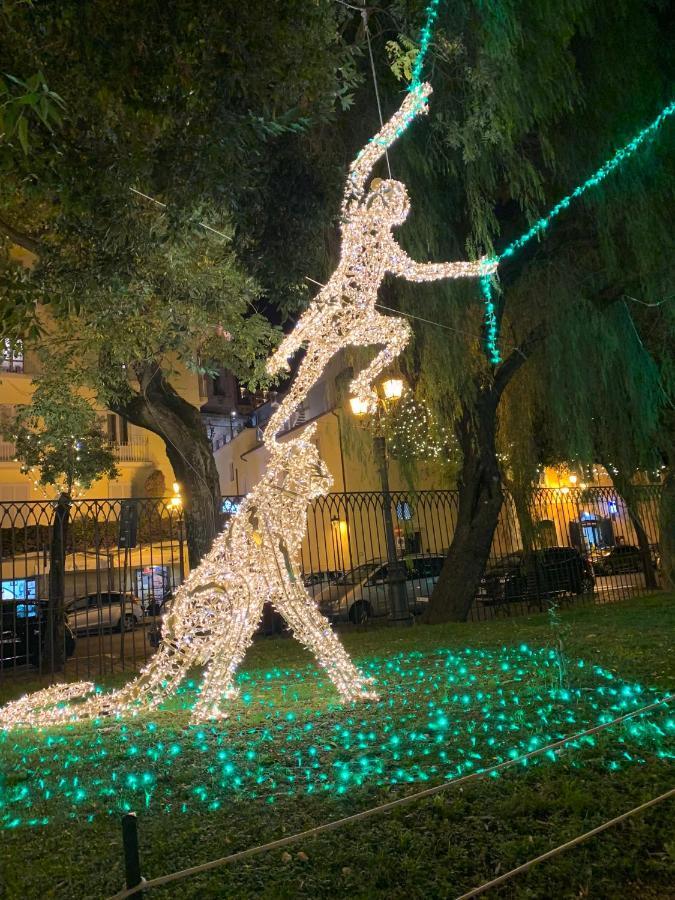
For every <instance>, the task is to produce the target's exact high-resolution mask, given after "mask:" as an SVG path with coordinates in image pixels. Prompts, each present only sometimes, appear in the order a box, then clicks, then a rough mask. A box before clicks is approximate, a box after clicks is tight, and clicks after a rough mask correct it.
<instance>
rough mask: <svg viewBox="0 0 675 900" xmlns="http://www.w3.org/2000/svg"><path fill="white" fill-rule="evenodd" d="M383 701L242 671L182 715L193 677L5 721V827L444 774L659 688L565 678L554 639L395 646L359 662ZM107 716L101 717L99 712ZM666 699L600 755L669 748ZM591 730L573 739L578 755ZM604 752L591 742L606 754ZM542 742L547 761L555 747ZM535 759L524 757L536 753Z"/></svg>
mask: <svg viewBox="0 0 675 900" xmlns="http://www.w3.org/2000/svg"><path fill="white" fill-rule="evenodd" d="M362 665H363V668H364V671H366V672H367V674H368V675H372V676H373V677H374V678H376V680H377V682H378V686H381V688H382V690H383V695H385V696H386V698H387V699H386V700H384V701H380V702H378V703H375V702H373V703H367V704H363V705H359V706H356V707H354V706H342V705H338V702H337V696H336V695H335V703H330V702H328V703H324V704H323V705H321V706H317V705H316V698H317V697H318V696H320V695H321V693H322V691H323V688H324V687H327V685H326V684H325V682H326V677H325V674H323V673H321V672H319V671H318V670H316V669H315V668H313V667H311V666H307V667H306V668H299V669H292V668H272V669H268V670H265V671H256V672H243V673H241V674H240V675H239V676H238V678H237V681H238V684H239V687H240V688H241V694H240V700H239V701H238V702H237V704H236V705H235V706H233V709H232V717H231V718H230V719H229V720H227V721H225V722H221V723H218V724H208V725H202V726H188V727H186V722H187V719H188V716H189V710H190V708H191V707H192V705H193V704H194V703H195V701H196V699H197V685H196V683H195V682H191V683H188V684H187V685H186V686H185V687H184V688H182V689H181V691H180V694H179V695H178V696H177V697H176V698H175V699H173V700H172V701H170V702H169V703H167V705H166V709H163V710H161V711H158V712H157V713H156V717H155V718H154V719H149V718H148V717H139V718H138V719H136V720H131V721H125V722H121V721H117V722H115V721H109V720H106V721H105V722H100V723H98V724H94V723H81V724H73V725H69V726H64V727H63V728H62V729H60V730H58V731H56V730H55V729H50V730H49V731H45V732H35V731H31V730H26V731H23V732H11V733H8V732H4V733H1V734H0V754H1V756H2V760H3V766H2V777H0V827H4V828H18V827H40V826H42V825H46V824H54V823H59V822H69V821H83V822H84V821H86V822H91V821H93V820H94V819H98V818H100V817H102V816H103V817H105V816H114V815H117V814H118V813H119V812H120V811H129V810H131V809H138V808H139V806H142V807H143V808H146V809H148V810H150V811H151V812H152V813H153V814H155V815H159V816H162V815H166V816H171V815H176V814H188V815H190V814H192V815H194V814H199V815H201V814H208V813H209V812H211V811H216V810H218V809H219V808H221V807H222V806H223V805H224V804H225V803H228V802H231V801H232V800H233V799H234V798H236V797H239V798H240V799H242V800H246V801H252V800H255V801H256V802H259V803H276V802H278V801H280V800H283V799H285V798H294V797H298V798H300V797H303V796H307V795H310V794H320V795H333V796H343V795H347V794H351V793H353V792H354V791H357V790H358V789H360V788H373V787H377V786H379V787H387V786H396V785H402V784H403V785H405V784H420V783H426V782H440V781H443V780H450V779H452V778H455V777H460V776H462V775H465V774H467V773H470V772H476V771H480V770H484V769H487V768H490V767H491V766H493V765H494V764H496V763H498V762H502V761H504V760H507V759H515V758H517V757H519V756H521V755H522V754H523V753H527V752H529V751H531V750H533V749H536V748H537V747H542V746H545V745H547V744H550V743H552V742H553V741H556V740H560V739H562V738H565V737H566V736H568V735H569V734H573V733H575V732H578V731H579V730H582V729H584V728H586V727H589V726H594V725H598V724H602V723H603V722H609V721H611V720H612V719H613V718H615V717H616V716H617V715H621V714H623V713H625V712H628V711H630V710H634V709H639V708H640V707H642V706H644V705H646V704H648V703H649V702H650V700H652V699H656V695H655V692H653V691H652V690H650V689H647V688H643V687H641V686H640V685H638V684H632V683H629V682H625V681H623V680H621V679H620V678H619V677H617V676H616V675H614V674H613V673H612V672H609V671H607V670H606V669H603V668H602V667H600V666H594V665H584V663H583V661H582V660H577V661H574V662H573V663H572V662H570V668H569V678H568V684H566V685H565V686H564V688H562V689H561V688H559V687H556V686H555V685H556V684H557V683H558V679H557V667H558V661H557V659H556V654H555V652H554V650H552V649H546V648H541V649H539V648H531V647H529V646H527V645H525V644H522V645H520V646H515V647H503V648H501V649H499V650H496V649H494V650H493V649H483V648H473V647H466V648H464V649H452V650H450V649H439V650H436V651H432V652H426V653H425V652H420V651H410V652H399V653H395V654H392V655H389V656H386V657H375V658H370V659H367V660H364V661H362ZM103 725H105V727H101V726H103ZM674 735H675V721H674V720H673V717H672V715H670V716H669V714H668V710H667V707H664V708H663V710H662V711H661V712H657V713H651V714H650V715H644V716H641V717H640V718H637V717H636V718H635V719H633V720H632V721H631V722H630V723H626V724H625V725H622V726H619V727H616V728H613V729H612V731H611V734H610V733H608V738H607V745H606V746H605V745H603V751H602V754H601V755H600V759H601V761H602V765H604V767H605V768H607V769H608V770H610V771H616V770H617V769H619V768H624V767H626V766H628V765H630V766H634V765H639V764H641V763H643V762H645V761H646V759H653V758H657V759H660V760H663V761H664V762H665V761H666V760H667V759H669V758H672V737H673V736H674ZM596 741H597V738H594V737H591V736H586V737H583V738H579V739H578V740H576V741H574V742H572V743H571V744H570V745H569V750H570V753H569V754H567V755H566V758H567V759H568V760H569V764H570V765H573V766H581V765H583V764H584V752H583V751H584V750H585V749H586V748H590V747H594V746H596ZM598 757H599V754H598V751H597V750H594V751H593V758H594V761H596V762H597V759H598ZM558 758H559V757H558V755H557V754H555V753H554V754H551V756H550V758H549V759H546V758H545V754H544V755H542V758H541V760H540V761H539V762H538V763H537V764H539V765H546V764H548V763H549V762H556V761H557V760H558ZM534 764H535V763H532V762H530V763H529V765H534Z"/></svg>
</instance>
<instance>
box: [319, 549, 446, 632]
mask: <svg viewBox="0 0 675 900" xmlns="http://www.w3.org/2000/svg"><path fill="white" fill-rule="evenodd" d="M444 561H445V557H444V556H439V555H438V554H436V555H433V556H424V555H423V554H421V553H415V554H412V555H411V556H405V557H404V558H403V559H401V560H400V562H401V565H402V567H403V571H404V572H405V590H406V596H407V598H408V609H409V610H410V612H411V613H413V614H414V615H419V614H420V613H422V612H424V610H425V609H426V608H427V604H428V603H429V597H430V595H431V592H432V591H433V589H434V585H435V584H436V582H437V581H438V576H439V575H440V574H441V569H442V568H443V563H444ZM387 575H388V566H387V563H386V562H384V561H382V560H377V561H373V562H368V563H363V565H361V566H357V567H356V568H355V569H352V570H351V572H346V573H345V574H344V575H343V576H342V577H341V578H338V580H337V581H336V582H335V583H334V584H326V585H324V586H323V587H322V588H321V590H320V591H319V592H318V594H316V600H317V601H318V604H319V609H320V610H321V612H322V613H323V614H324V615H325V616H327V617H328V618H329V619H333V620H337V621H349V622H354V623H359V622H367V621H368V619H370V618H372V617H375V616H386V615H388V614H389V612H390V603H389V582H388V578H387Z"/></svg>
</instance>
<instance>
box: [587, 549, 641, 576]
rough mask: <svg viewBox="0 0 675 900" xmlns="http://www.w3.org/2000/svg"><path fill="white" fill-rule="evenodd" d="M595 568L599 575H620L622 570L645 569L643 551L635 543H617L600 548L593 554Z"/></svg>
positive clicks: (637, 570)
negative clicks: (603, 548)
mask: <svg viewBox="0 0 675 900" xmlns="http://www.w3.org/2000/svg"><path fill="white" fill-rule="evenodd" d="M593 568H594V569H595V571H596V574H598V575H618V574H619V573H621V572H642V571H644V560H643V558H642V551H641V550H640V548H639V547H635V546H633V544H617V545H616V547H607V549H605V550H598V551H596V552H595V554H594V556H593Z"/></svg>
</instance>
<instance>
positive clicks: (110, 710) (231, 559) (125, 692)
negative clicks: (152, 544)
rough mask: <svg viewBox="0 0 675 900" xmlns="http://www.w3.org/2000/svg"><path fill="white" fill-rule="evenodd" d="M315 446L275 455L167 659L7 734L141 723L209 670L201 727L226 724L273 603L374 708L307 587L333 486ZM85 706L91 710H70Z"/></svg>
mask: <svg viewBox="0 0 675 900" xmlns="http://www.w3.org/2000/svg"><path fill="white" fill-rule="evenodd" d="M313 436H314V428H313V427H312V426H310V427H309V428H307V429H306V430H305V432H304V434H303V435H302V437H300V438H299V439H297V440H293V441H287V442H284V443H279V444H278V445H277V446H276V447H275V450H274V453H273V456H272V459H271V461H270V464H269V466H268V468H267V471H266V472H265V474H264V475H263V477H262V479H261V480H260V481H259V482H258V484H257V485H256V486H255V487H254V488H253V490H252V491H251V492H250V493H249V494H248V496H247V497H246V498H245V499H244V500H243V501H242V503H241V506H240V508H239V510H238V512H237V514H236V515H235V516H234V518H233V519H232V520H231V521H230V522H229V524H228V526H227V527H226V528H225V530H224V531H223V532H222V533H221V534H220V535H219V536H218V537H217V538H216V540H215V542H214V544H213V547H212V548H211V550H210V552H209V553H208V554H207V555H206V557H205V558H204V559H203V560H202V562H201V563H200V565H199V566H198V567H197V568H196V569H194V570H193V571H192V572H191V573H190V574H189V576H188V577H187V579H186V580H185V582H184V583H183V584H182V585H181V586H180V587H179V588H178V590H177V592H176V595H175V598H174V601H173V604H172V607H171V612H170V613H169V615H168V616H167V618H166V621H165V623H164V626H163V634H162V644H161V646H160V649H159V650H158V652H157V654H156V655H155V656H154V657H153V658H152V659H151V660H150V662H149V663H148V665H147V666H146V667H145V668H144V669H143V670H142V671H141V673H140V674H139V676H138V678H136V679H134V680H133V681H132V682H131V683H130V684H128V685H126V686H125V687H123V688H121V689H120V690H117V691H112V692H111V693H108V694H103V693H99V694H92V691H93V690H94V685H93V684H91V683H89V682H80V683H79V684H63V685H55V686H54V687H51V688H47V689H46V690H44V691H38V692H37V693H35V694H31V695H28V696H27V697H24V698H22V699H21V700H18V701H15V702H14V703H10V704H8V705H7V706H5V707H4V708H2V709H0V728H10V727H15V726H21V725H40V726H44V725H54V724H57V723H62V722H68V721H71V720H73V719H79V720H81V719H93V718H98V717H101V716H115V715H128V714H132V715H133V714H137V713H139V712H143V711H146V710H149V709H152V708H153V707H156V706H158V705H159V704H160V703H162V702H163V701H164V700H166V699H168V698H169V697H170V696H171V695H172V694H174V693H175V692H176V690H177V688H178V687H179V686H180V684H181V682H183V681H184V680H185V678H186V677H187V675H188V673H189V672H190V670H191V669H194V668H195V667H198V666H199V667H205V669H204V674H203V676H202V682H201V687H200V693H199V695H198V697H197V701H196V703H195V706H194V707H193V710H192V720H193V721H204V720H210V719H218V718H222V717H223V716H226V715H227V712H228V706H229V703H228V701H231V700H232V698H233V697H234V696H235V695H236V693H237V692H236V688H235V683H234V676H235V672H236V670H237V668H238V666H239V664H240V663H241V661H242V659H243V657H244V654H245V652H246V649H247V647H248V646H249V644H250V643H251V641H252V639H253V635H254V634H255V631H256V629H257V627H258V625H259V623H260V620H261V617H262V611H263V605H264V603H265V601H266V600H269V601H271V603H272V604H273V605H274V607H275V609H276V610H277V611H278V612H279V613H280V614H281V615H282V616H283V617H284V619H285V620H286V622H287V623H288V624H289V625H290V627H291V629H292V630H293V632H294V634H295V636H296V637H297V638H298V639H299V640H300V641H301V642H302V643H303V644H304V645H305V646H306V647H307V648H308V649H309V650H310V651H311V652H312V653H313V654H314V656H315V657H316V660H317V662H318V663H319V664H320V665H321V666H322V667H323V668H324V669H325V671H326V674H327V675H328V677H329V678H330V679H331V681H332V682H333V684H334V685H335V687H336V689H337V691H338V693H339V694H340V696H341V697H342V699H344V700H347V701H351V700H362V699H366V698H375V696H376V695H375V694H374V693H373V691H372V688H371V687H370V682H369V679H367V678H365V677H364V676H363V675H362V674H361V673H360V672H359V671H358V669H357V668H356V666H355V665H354V663H353V662H352V661H351V659H350V658H349V656H348V655H347V653H346V652H345V650H344V648H343V647H342V644H341V643H340V641H339V640H338V638H337V636H336V635H335V633H334V632H333V630H332V628H331V626H330V623H329V622H328V620H327V619H326V618H325V617H324V616H323V615H321V613H320V612H319V610H318V608H317V605H316V601H315V600H314V599H313V598H312V597H310V596H309V595H308V593H307V591H306V590H305V588H304V585H303V583H302V579H301V577H300V550H301V544H302V539H303V537H304V534H305V528H306V523H307V506H308V504H309V502H310V501H311V500H313V499H315V498H316V497H319V496H321V495H323V494H326V493H328V491H329V490H330V488H331V486H332V478H331V476H330V473H329V472H328V469H327V468H326V466H325V464H324V463H323V462H322V461H321V459H320V457H319V453H318V450H317V448H316V446H315V444H314V443H313V442H312V440H311V439H312V437H313ZM84 698H86V699H84ZM76 699H81V701H82V702H79V703H72V702H69V701H73V700H76ZM64 702H65V703H66V705H58V704H63V703H64Z"/></svg>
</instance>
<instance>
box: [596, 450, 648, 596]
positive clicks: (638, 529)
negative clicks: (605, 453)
mask: <svg viewBox="0 0 675 900" xmlns="http://www.w3.org/2000/svg"><path fill="white" fill-rule="evenodd" d="M605 468H606V469H607V471H608V472H610V471H611V469H610V468H609V467H608V465H607V464H605ZM612 481H613V483H614V487H615V488H616V490H617V492H618V493H619V494H620V495H621V497H623V501H624V503H625V504H626V509H627V510H628V516H629V517H630V520H631V523H632V525H633V530H634V531H635V537H636V538H637V543H638V547H639V548H640V556H641V557H642V568H643V570H644V573H645V587H647V588H649V589H650V590H656V589H657V588H658V583H657V581H656V572H655V570H654V565H653V564H652V552H651V548H650V546H649V535H648V534H647V531H646V530H645V527H644V525H643V524H642V519H641V518H640V514H639V512H638V497H637V491H636V489H635V485H634V484H633V483H632V482H631V481H630V479H629V478H626V477H625V476H623V475H621V474H620V473H618V474H615V475H613V476H612Z"/></svg>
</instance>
